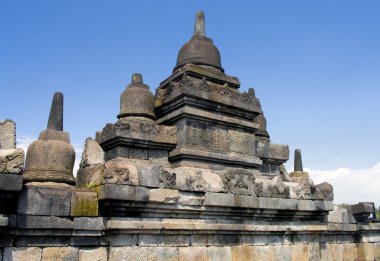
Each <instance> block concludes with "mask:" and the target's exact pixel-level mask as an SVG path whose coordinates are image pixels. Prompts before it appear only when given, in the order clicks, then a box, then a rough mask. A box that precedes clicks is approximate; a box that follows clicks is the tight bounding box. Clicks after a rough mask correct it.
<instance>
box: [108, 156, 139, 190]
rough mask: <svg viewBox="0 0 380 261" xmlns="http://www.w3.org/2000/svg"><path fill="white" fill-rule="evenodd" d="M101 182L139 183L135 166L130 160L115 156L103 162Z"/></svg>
mask: <svg viewBox="0 0 380 261" xmlns="http://www.w3.org/2000/svg"><path fill="white" fill-rule="evenodd" d="M102 184H118V185H134V186H138V185H139V174H138V171H137V167H136V166H135V165H132V164H130V161H128V160H126V159H122V158H116V159H113V160H110V161H107V162H106V163H105V169H104V173H103V181H102Z"/></svg>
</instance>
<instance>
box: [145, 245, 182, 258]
mask: <svg viewBox="0 0 380 261" xmlns="http://www.w3.org/2000/svg"><path fill="white" fill-rule="evenodd" d="M147 253H148V259H147V260H148V261H169V260H170V261H178V260H179V250H178V247H149V248H147Z"/></svg>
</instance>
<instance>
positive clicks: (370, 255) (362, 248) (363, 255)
mask: <svg viewBox="0 0 380 261" xmlns="http://www.w3.org/2000/svg"><path fill="white" fill-rule="evenodd" d="M374 259H375V248H374V244H373V243H358V244H356V260H363V261H369V260H371V261H372V260H374Z"/></svg>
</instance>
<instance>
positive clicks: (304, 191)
mask: <svg viewBox="0 0 380 261" xmlns="http://www.w3.org/2000/svg"><path fill="white" fill-rule="evenodd" d="M293 191H294V192H295V194H296V198H297V199H310V196H311V183H310V180H309V179H308V178H303V179H301V180H300V182H299V183H298V186H297V187H295V188H293Z"/></svg>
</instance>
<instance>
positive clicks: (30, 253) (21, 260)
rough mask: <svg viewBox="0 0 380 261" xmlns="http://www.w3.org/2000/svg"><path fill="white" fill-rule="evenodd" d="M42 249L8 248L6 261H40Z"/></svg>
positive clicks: (5, 255) (5, 249)
mask: <svg viewBox="0 0 380 261" xmlns="http://www.w3.org/2000/svg"><path fill="white" fill-rule="evenodd" d="M41 255H42V249H41V248H38V247H6V248H4V253H3V260H4V261H13V260H14V261H16V260H17V261H40V260H41Z"/></svg>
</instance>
